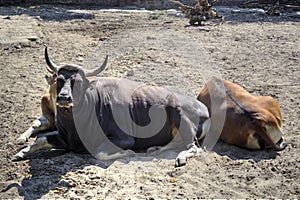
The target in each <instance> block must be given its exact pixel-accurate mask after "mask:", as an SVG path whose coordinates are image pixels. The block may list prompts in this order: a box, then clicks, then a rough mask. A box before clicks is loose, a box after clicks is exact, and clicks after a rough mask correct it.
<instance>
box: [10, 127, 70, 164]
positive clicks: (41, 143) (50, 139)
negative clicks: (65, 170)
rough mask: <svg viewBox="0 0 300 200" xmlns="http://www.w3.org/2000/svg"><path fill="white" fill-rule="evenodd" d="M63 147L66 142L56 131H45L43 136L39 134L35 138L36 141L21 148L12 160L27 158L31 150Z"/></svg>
mask: <svg viewBox="0 0 300 200" xmlns="http://www.w3.org/2000/svg"><path fill="white" fill-rule="evenodd" d="M52 148H55V149H65V148H66V144H65V143H64V141H63V140H62V139H61V137H60V135H59V134H58V132H57V131H53V132H51V133H47V134H46V135H44V136H40V137H38V138H37V139H36V141H35V142H34V143H33V144H32V145H30V146H27V147H25V148H24V149H21V150H20V151H19V152H18V153H17V154H16V155H14V157H13V158H12V160H13V161H20V160H24V159H25V158H27V157H28V156H29V155H31V154H32V153H33V152H35V151H37V150H40V149H52Z"/></svg>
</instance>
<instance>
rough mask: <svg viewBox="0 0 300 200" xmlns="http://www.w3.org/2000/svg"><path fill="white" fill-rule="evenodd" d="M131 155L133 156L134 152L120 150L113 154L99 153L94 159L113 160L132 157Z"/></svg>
mask: <svg viewBox="0 0 300 200" xmlns="http://www.w3.org/2000/svg"><path fill="white" fill-rule="evenodd" d="M133 155H135V152H134V151H132V150H122V151H119V152H116V153H113V154H107V153H103V152H100V153H98V154H97V155H96V158H97V159H99V160H115V159H118V158H123V157H127V156H133Z"/></svg>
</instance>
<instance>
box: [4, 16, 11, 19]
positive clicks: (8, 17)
mask: <svg viewBox="0 0 300 200" xmlns="http://www.w3.org/2000/svg"><path fill="white" fill-rule="evenodd" d="M3 19H11V16H6V17H4V18H3Z"/></svg>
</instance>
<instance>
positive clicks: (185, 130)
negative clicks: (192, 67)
mask: <svg viewBox="0 0 300 200" xmlns="http://www.w3.org/2000/svg"><path fill="white" fill-rule="evenodd" d="M46 60H47V59H46ZM50 64H53V63H50ZM48 65H49V64H48ZM50 66H51V65H50ZM56 69H57V72H56V73H57V91H58V96H57V118H56V127H57V130H58V132H57V133H53V134H51V135H49V136H46V137H45V138H43V141H42V142H44V143H47V145H46V146H47V147H48V146H51V147H54V148H63V149H67V150H70V151H74V152H78V153H85V152H89V153H91V154H92V155H94V156H95V157H97V158H99V159H102V160H107V159H114V158H118V157H121V156H124V155H130V153H129V154H128V152H131V151H128V150H132V151H139V152H140V151H146V150H148V149H149V148H151V147H156V146H165V145H166V146H165V148H164V147H162V151H163V150H166V149H169V148H176V147H178V146H181V147H182V146H184V147H185V148H187V146H189V147H191V146H192V148H193V149H192V150H190V151H189V152H188V154H192V155H185V156H184V158H183V161H182V162H183V164H184V163H185V160H186V159H187V158H188V157H191V156H193V155H195V153H196V152H197V150H195V144H194V142H195V140H198V139H200V138H202V137H204V136H205V134H206V132H207V130H208V128H209V114H208V109H207V107H206V106H205V105H204V104H202V103H201V102H199V101H197V100H196V99H193V98H190V97H187V96H185V95H183V94H180V93H177V92H174V91H172V90H170V89H167V88H164V87H155V86H148V85H145V84H141V83H138V82H134V81H130V80H127V79H117V78H94V79H88V78H87V72H86V71H85V70H83V69H82V68H81V67H79V66H76V65H65V66H62V67H60V68H54V70H56ZM177 133H179V134H177ZM175 135H176V137H175ZM37 142H38V140H37ZM38 149H40V147H38ZM124 150H125V151H124ZM30 152H31V151H30ZM124 152H126V153H124ZM185 153H186V152H185ZM112 155H114V156H112ZM19 156H20V155H19ZM21 156H22V155H21ZM25 156H27V154H26V153H25V155H24V157H25ZM180 159H181V158H180ZM180 162H181V161H180ZM177 165H182V163H177Z"/></svg>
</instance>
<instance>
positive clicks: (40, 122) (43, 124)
mask: <svg viewBox="0 0 300 200" xmlns="http://www.w3.org/2000/svg"><path fill="white" fill-rule="evenodd" d="M51 128H52V125H51V123H50V122H49V121H48V120H47V118H46V117H44V116H41V117H40V118H39V119H36V120H34V121H33V123H32V125H31V126H30V127H29V128H28V129H27V130H26V131H25V132H24V133H23V134H22V135H20V137H19V138H18V139H17V144H25V142H27V141H28V139H29V138H30V137H31V136H32V135H33V134H35V133H38V132H40V131H44V130H48V129H51Z"/></svg>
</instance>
